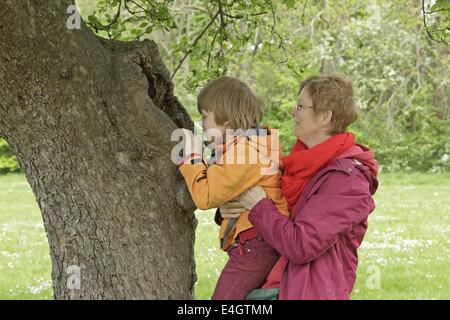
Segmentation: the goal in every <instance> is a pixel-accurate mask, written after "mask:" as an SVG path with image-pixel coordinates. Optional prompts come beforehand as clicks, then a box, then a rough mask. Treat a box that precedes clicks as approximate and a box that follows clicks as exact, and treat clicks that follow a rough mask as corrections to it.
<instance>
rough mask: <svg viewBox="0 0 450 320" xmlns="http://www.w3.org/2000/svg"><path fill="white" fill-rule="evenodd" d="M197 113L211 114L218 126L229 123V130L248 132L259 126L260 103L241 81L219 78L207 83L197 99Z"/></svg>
mask: <svg viewBox="0 0 450 320" xmlns="http://www.w3.org/2000/svg"><path fill="white" fill-rule="evenodd" d="M197 107H198V111H199V112H200V113H201V112H202V110H205V111H208V112H211V111H212V112H213V113H214V120H215V122H216V123H217V124H218V125H223V124H224V123H225V122H227V121H228V122H229V124H228V126H227V127H229V128H230V129H235V130H236V129H243V130H248V129H250V128H254V127H256V126H258V125H259V123H260V122H261V120H262V117H263V113H262V109H261V101H260V100H259V99H258V97H256V95H255V94H254V93H253V92H252V90H251V89H250V88H249V87H248V86H247V85H246V84H245V83H244V82H243V81H241V80H239V79H236V78H232V77H220V78H217V79H215V80H213V81H210V82H208V83H207V84H206V85H205V87H204V88H203V89H202V90H201V91H200V93H199V95H198V97H197Z"/></svg>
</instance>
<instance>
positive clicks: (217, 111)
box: [179, 77, 289, 300]
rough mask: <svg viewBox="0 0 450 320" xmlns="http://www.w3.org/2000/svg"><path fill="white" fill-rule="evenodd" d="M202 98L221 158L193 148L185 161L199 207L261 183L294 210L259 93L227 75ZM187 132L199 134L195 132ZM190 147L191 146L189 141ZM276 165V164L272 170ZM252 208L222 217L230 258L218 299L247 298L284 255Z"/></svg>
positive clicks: (199, 101)
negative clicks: (264, 124)
mask: <svg viewBox="0 0 450 320" xmlns="http://www.w3.org/2000/svg"><path fill="white" fill-rule="evenodd" d="M197 104H198V110H199V112H200V113H201V114H202V126H203V129H204V131H205V132H206V135H207V136H209V138H211V137H210V136H211V131H214V130H215V131H216V132H218V133H219V136H215V139H214V141H213V142H212V144H211V147H212V148H213V149H214V155H215V156H214V158H215V163H212V164H210V165H208V164H206V163H205V162H203V161H202V156H201V155H200V154H199V153H197V154H196V153H190V152H187V154H188V156H187V157H186V158H184V159H183V162H182V163H181V164H180V165H179V168H180V172H181V174H182V175H183V177H184V179H185V181H186V184H187V186H188V188H189V192H190V193H191V196H192V199H193V200H194V202H195V204H196V205H197V207H198V208H200V209H204V210H205V209H211V208H217V207H219V206H220V205H222V204H224V203H226V202H228V201H230V200H232V199H234V198H236V197H237V196H239V195H240V194H241V193H243V192H244V191H246V190H247V189H250V188H251V187H253V186H261V187H263V188H264V190H265V192H266V194H267V197H268V198H270V199H271V200H272V201H273V202H274V204H275V205H276V206H277V208H278V210H279V211H280V212H281V213H282V214H285V215H287V216H288V215H289V212H288V208H287V203H286V201H285V199H284V197H283V194H282V192H281V176H282V174H281V172H280V170H279V169H278V161H277V160H274V159H279V158H278V157H279V156H280V148H277V147H275V148H274V147H271V145H272V143H270V142H271V141H270V140H271V139H276V137H275V138H274V137H273V136H274V134H272V133H271V132H270V130H268V129H265V130H261V129H259V123H260V121H261V118H262V111H261V105H260V101H259V99H258V98H257V97H256V96H255V95H254V94H253V92H252V91H251V90H250V88H249V87H248V86H247V85H246V84H245V83H243V82H242V81H240V80H238V79H235V78H231V77H221V78H218V79H216V80H214V81H211V82H209V83H208V84H207V85H206V86H205V87H204V88H203V89H202V90H201V92H200V94H199V96H198V97H197ZM229 129H233V130H238V129H242V131H246V132H247V134H246V135H243V134H241V135H234V136H232V137H230V136H229V135H228V134H227V133H229ZM252 129H253V130H252ZM265 131H267V133H266V132H265ZM187 138H190V139H195V137H193V136H192V133H190V136H188V137H187ZM222 139H224V140H225V141H224V142H223V143H222ZM187 140H188V139H187ZM272 142H273V141H272ZM196 143H197V145H198V144H199V141H198V140H197V142H196ZM277 146H278V144H277ZM185 147H186V148H187V149H189V146H188V144H186V145H185ZM189 151H190V150H189ZM185 154H186V153H185ZM247 155H249V157H248V158H250V159H248V158H245V160H246V161H242V159H243V158H242V156H247ZM270 168H275V170H272V172H270V170H269V169H270ZM248 214H249V212H248V211H247V212H244V213H242V214H241V215H240V217H239V218H238V219H224V220H223V221H221V228H220V233H219V235H220V240H221V246H222V249H223V250H224V251H226V252H227V253H228V255H229V261H228V262H227V264H226V265H225V267H224V269H223V271H222V273H221V275H220V278H219V280H218V283H217V285H216V288H215V291H214V294H213V296H212V299H213V300H223V299H236V300H238V299H239V300H242V299H245V298H246V296H247V295H248V294H249V293H250V291H252V290H253V289H256V288H259V287H261V285H262V284H263V283H264V280H265V279H266V276H267V274H268V273H269V271H270V270H271V269H272V266H273V265H274V263H275V262H276V261H277V260H278V257H279V254H278V253H277V252H276V251H275V250H274V249H273V248H272V247H270V246H269V245H267V244H266V243H265V242H264V241H263V240H262V238H261V237H259V236H258V234H257V233H256V231H255V230H254V228H253V226H252V225H251V223H250V222H249V220H248Z"/></svg>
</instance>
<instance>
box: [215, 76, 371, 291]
mask: <svg viewBox="0 0 450 320" xmlns="http://www.w3.org/2000/svg"><path fill="white" fill-rule="evenodd" d="M293 116H294V118H295V123H296V126H295V129H294V133H295V136H296V137H297V142H296V144H295V146H294V147H293V149H292V150H291V153H290V155H288V156H287V157H285V158H284V159H283V164H284V174H283V178H282V181H283V183H282V190H283V194H284V196H285V197H286V200H287V203H288V206H289V209H290V213H291V214H290V218H287V217H285V216H283V215H281V214H279V213H278V212H277V209H276V207H275V206H274V204H273V203H272V202H271V201H270V200H269V199H268V198H266V197H265V193H264V191H263V190H262V188H259V187H254V188H252V189H249V190H248V191H246V192H245V193H243V194H242V195H241V196H239V197H238V198H237V199H236V200H234V201H232V202H229V203H227V204H226V205H223V206H222V207H220V212H221V214H222V217H226V218H229V217H237V216H239V213H238V212H240V211H242V210H243V209H244V208H245V209H247V210H250V215H249V220H250V221H251V223H252V224H253V226H254V227H255V229H256V231H257V232H258V234H259V235H260V236H261V237H262V238H263V239H264V240H265V241H266V242H267V243H268V244H269V245H271V246H272V247H273V248H275V249H276V250H277V251H278V252H279V253H280V254H281V258H280V260H279V261H278V262H277V264H276V265H275V266H274V268H273V269H272V271H271V273H270V274H269V276H268V278H267V280H266V283H265V285H264V286H263V288H279V289H280V290H279V299H349V296H350V293H351V291H352V289H353V285H354V283H355V279H356V268H357V266H358V256H357V248H358V247H359V246H360V245H361V242H362V240H363V238H364V234H365V232H366V230H367V218H368V215H369V214H370V213H371V212H372V211H373V210H374V208H375V203H374V201H373V199H372V195H373V194H374V193H375V191H376V189H377V186H378V182H377V180H376V175H377V162H376V161H375V159H374V156H373V152H372V151H370V150H369V149H367V148H366V147H364V146H362V145H358V144H356V143H355V138H354V136H353V134H352V133H349V132H346V130H347V127H348V126H349V125H350V124H352V123H353V122H354V121H355V120H356V117H357V113H356V106H355V103H354V99H353V88H352V85H351V83H350V82H349V81H347V80H345V79H344V78H342V77H340V76H319V77H310V78H307V79H306V80H305V81H303V82H302V84H301V85H300V90H299V96H298V102H297V106H296V108H295V111H294V112H293Z"/></svg>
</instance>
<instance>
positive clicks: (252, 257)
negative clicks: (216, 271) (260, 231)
mask: <svg viewBox="0 0 450 320" xmlns="http://www.w3.org/2000/svg"><path fill="white" fill-rule="evenodd" d="M227 253H228V256H229V260H228V262H227V264H226V265H225V267H224V269H223V270H222V273H221V275H220V277H219V280H218V281H217V285H216V289H215V290H214V294H213V296H212V297H211V299H212V300H244V299H245V298H246V297H247V295H248V294H249V293H250V291H252V290H253V289H257V288H261V286H262V285H263V284H264V281H265V280H266V277H267V275H268V274H269V272H270V270H271V269H272V267H273V265H274V264H275V262H277V260H278V258H279V257H280V255H279V254H278V252H277V251H276V250H275V249H273V248H272V247H271V246H269V245H268V244H267V243H265V242H264V240H263V239H262V238H261V237H257V238H254V239H251V240H248V241H246V242H244V243H243V244H240V243H234V244H233V245H232V246H231V247H230V248H228V250H227Z"/></svg>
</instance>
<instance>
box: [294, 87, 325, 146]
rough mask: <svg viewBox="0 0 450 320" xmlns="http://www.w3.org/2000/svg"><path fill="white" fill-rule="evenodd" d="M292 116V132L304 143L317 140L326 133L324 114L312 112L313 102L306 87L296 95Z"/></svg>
mask: <svg viewBox="0 0 450 320" xmlns="http://www.w3.org/2000/svg"><path fill="white" fill-rule="evenodd" d="M293 116H294V120H295V128H294V134H295V136H296V137H297V139H300V140H301V141H302V142H303V143H305V144H306V145H308V142H310V141H313V142H315V141H317V139H318V138H321V137H323V135H324V134H325V133H326V130H325V126H324V124H325V123H324V119H323V117H324V115H322V114H315V113H314V110H313V103H312V100H311V97H310V96H309V94H308V92H307V90H306V88H303V90H302V91H301V92H300V95H299V96H298V100H297V105H296V108H295V109H294V112H293Z"/></svg>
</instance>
